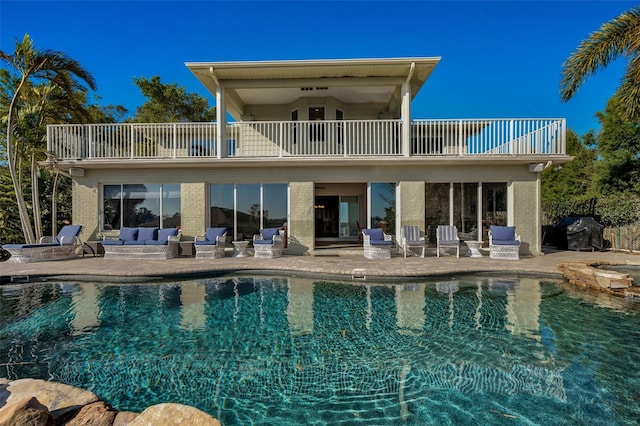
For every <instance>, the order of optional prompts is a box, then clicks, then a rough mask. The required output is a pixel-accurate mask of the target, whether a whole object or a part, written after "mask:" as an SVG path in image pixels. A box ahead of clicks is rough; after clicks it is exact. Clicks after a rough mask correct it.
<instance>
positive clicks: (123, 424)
mask: <svg viewBox="0 0 640 426" xmlns="http://www.w3.org/2000/svg"><path fill="white" fill-rule="evenodd" d="M139 415H140V413H134V412H132V411H120V412H118V414H116V418H115V420H114V421H113V426H128V425H129V424H130V423H131V422H132V421H133V419H135V418H136V417H138V416H139Z"/></svg>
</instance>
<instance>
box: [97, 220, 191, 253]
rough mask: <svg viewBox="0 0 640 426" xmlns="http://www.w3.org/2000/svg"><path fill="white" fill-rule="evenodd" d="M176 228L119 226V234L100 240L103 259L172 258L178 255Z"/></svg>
mask: <svg viewBox="0 0 640 426" xmlns="http://www.w3.org/2000/svg"><path fill="white" fill-rule="evenodd" d="M180 236H181V234H180V230H179V229H178V228H164V229H160V228H157V227H152V228H144V227H141V228H129V227H122V228H120V233H119V235H118V236H117V237H116V236H107V235H105V236H104V237H103V240H102V247H103V248H104V257H105V259H172V258H174V257H178V246H179V242H180Z"/></svg>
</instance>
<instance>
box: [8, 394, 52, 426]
mask: <svg viewBox="0 0 640 426" xmlns="http://www.w3.org/2000/svg"><path fill="white" fill-rule="evenodd" d="M55 424H56V422H55V420H54V419H53V416H52V415H51V413H49V410H48V409H47V407H46V406H45V405H43V404H41V403H40V402H39V401H38V399H37V398H34V397H31V398H23V399H19V400H14V401H13V402H12V403H10V404H7V405H4V406H2V408H0V426H26V425H28V426H55Z"/></svg>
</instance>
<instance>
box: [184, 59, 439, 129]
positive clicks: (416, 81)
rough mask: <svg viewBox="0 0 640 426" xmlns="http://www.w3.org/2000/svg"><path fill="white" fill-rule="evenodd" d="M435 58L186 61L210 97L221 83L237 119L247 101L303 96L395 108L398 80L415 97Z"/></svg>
mask: <svg viewBox="0 0 640 426" xmlns="http://www.w3.org/2000/svg"><path fill="white" fill-rule="evenodd" d="M439 61H440V58H437V57H436V58H400V59H392V58H387V59H341V60H306V61H259V62H190V63H186V66H187V67H188V68H189V69H190V70H191V72H193V74H194V75H195V76H196V77H197V78H198V80H200V82H202V84H204V85H205V87H207V89H208V90H209V91H210V92H211V93H212V94H213V95H214V96H215V94H216V91H217V90H218V87H219V86H222V87H224V88H225V100H226V106H227V111H228V112H229V113H230V114H231V115H232V116H234V117H235V118H239V117H240V116H242V115H243V114H244V110H245V107H246V106H247V105H269V104H289V103H292V102H294V101H295V100H297V99H299V98H303V97H307V98H308V97H333V98H335V99H337V100H338V101H340V102H345V103H382V104H388V105H389V106H390V109H392V108H397V106H398V104H399V102H400V94H401V87H402V84H403V83H405V82H406V81H407V80H409V83H410V85H411V96H412V98H413V97H415V95H416V94H417V93H418V91H419V90H420V88H421V87H422V85H423V84H424V82H425V81H426V79H427V78H428V77H429V75H430V74H431V72H432V71H433V69H434V68H435V66H436V65H437V64H438V62H439ZM394 104H395V105H394Z"/></svg>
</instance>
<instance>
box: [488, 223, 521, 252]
mask: <svg viewBox="0 0 640 426" xmlns="http://www.w3.org/2000/svg"><path fill="white" fill-rule="evenodd" d="M489 228H490V229H489V257H490V258H491V259H507V260H518V259H520V235H517V234H516V227H515V226H496V225H491V226H490V227H489Z"/></svg>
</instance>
